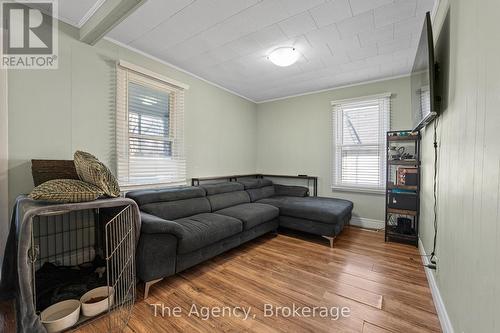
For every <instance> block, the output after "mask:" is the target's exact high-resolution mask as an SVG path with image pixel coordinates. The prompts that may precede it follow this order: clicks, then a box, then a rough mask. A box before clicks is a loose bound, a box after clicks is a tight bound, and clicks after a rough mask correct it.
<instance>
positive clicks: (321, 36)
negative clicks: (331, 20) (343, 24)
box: [305, 24, 340, 47]
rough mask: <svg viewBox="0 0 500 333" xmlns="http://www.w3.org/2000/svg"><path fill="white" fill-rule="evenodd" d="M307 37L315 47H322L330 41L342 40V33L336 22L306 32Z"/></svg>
mask: <svg viewBox="0 0 500 333" xmlns="http://www.w3.org/2000/svg"><path fill="white" fill-rule="evenodd" d="M305 37H306V39H307V40H308V41H309V43H310V44H311V45H312V46H313V47H321V46H322V45H325V44H327V43H329V42H337V41H339V40H340V34H339V32H338V30H337V26H336V25H335V24H331V25H329V26H326V27H323V28H321V29H317V30H314V31H311V32H309V33H306V35H305Z"/></svg>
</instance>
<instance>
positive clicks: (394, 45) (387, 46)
mask: <svg viewBox="0 0 500 333" xmlns="http://www.w3.org/2000/svg"><path fill="white" fill-rule="evenodd" d="M377 45H378V53H379V54H389V53H394V52H396V51H398V50H406V49H409V48H410V46H411V38H410V36H406V37H401V38H398V39H395V40H392V41H388V42H380V43H377Z"/></svg>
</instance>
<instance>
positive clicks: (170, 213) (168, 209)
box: [140, 197, 211, 220]
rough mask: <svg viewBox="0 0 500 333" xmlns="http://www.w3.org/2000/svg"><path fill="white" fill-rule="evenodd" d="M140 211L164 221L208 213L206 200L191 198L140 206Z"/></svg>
mask: <svg viewBox="0 0 500 333" xmlns="http://www.w3.org/2000/svg"><path fill="white" fill-rule="evenodd" d="M140 208H141V210H142V211H144V212H146V213H149V214H152V215H156V216H159V217H161V218H162V219H166V220H176V219H180V218H182V217H187V216H191V215H195V214H201V213H210V211H211V208H210V203H209V202H208V200H207V198H205V197H203V198H192V199H184V200H178V201H166V202H154V203H148V204H145V205H142V206H140Z"/></svg>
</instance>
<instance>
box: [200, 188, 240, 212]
mask: <svg viewBox="0 0 500 333" xmlns="http://www.w3.org/2000/svg"><path fill="white" fill-rule="evenodd" d="M203 188H204V189H205V191H206V192H207V198H208V201H210V206H211V207H212V211H213V212H215V211H216V210H220V209H224V208H227V207H231V206H236V205H239V204H242V203H248V202H250V197H249V196H248V194H247V193H246V192H245V191H244V186H243V185H242V184H240V183H236V182H228V183H220V184H210V185H203Z"/></svg>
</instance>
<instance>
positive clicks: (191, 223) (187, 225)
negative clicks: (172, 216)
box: [175, 213, 243, 253]
mask: <svg viewBox="0 0 500 333" xmlns="http://www.w3.org/2000/svg"><path fill="white" fill-rule="evenodd" d="M175 222H177V223H179V224H180V226H181V227H182V228H183V230H184V231H183V237H182V238H181V239H179V248H178V250H179V253H188V252H191V251H194V250H197V249H200V248H202V247H205V246H207V245H210V244H213V243H215V242H218V241H220V240H222V239H224V238H227V237H230V236H232V235H235V234H237V233H240V232H242V231H243V223H242V222H241V221H240V220H238V219H235V218H234V217H230V216H225V215H220V214H214V213H203V214H197V215H193V216H190V217H186V218H183V219H178V220H175Z"/></svg>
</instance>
